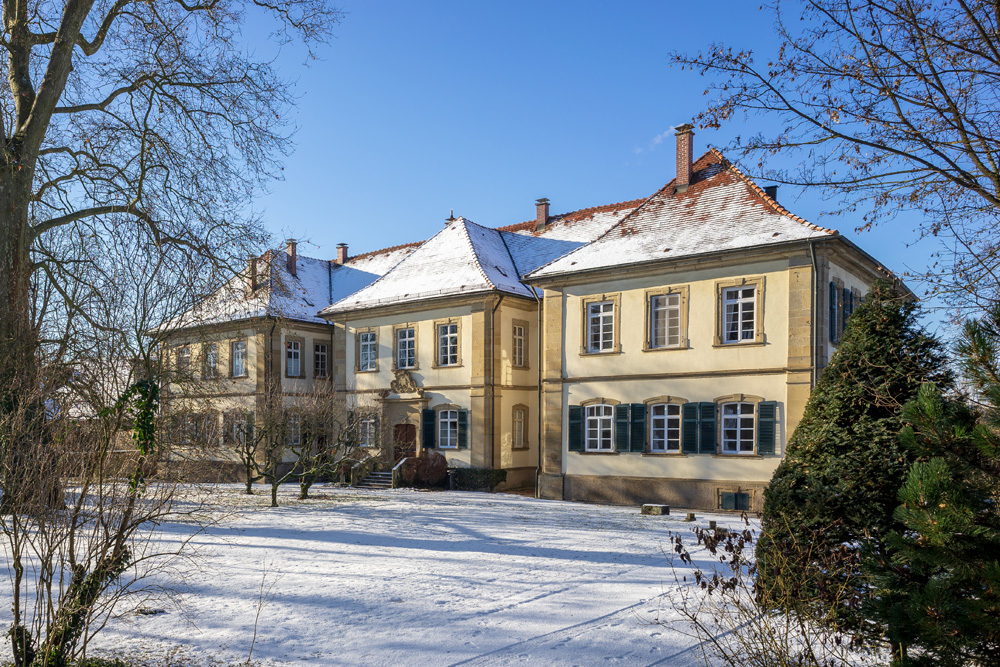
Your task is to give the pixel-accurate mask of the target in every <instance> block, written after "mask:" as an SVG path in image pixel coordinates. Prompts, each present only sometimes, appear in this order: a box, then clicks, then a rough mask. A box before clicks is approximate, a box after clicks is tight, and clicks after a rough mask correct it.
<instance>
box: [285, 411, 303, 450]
mask: <svg viewBox="0 0 1000 667" xmlns="http://www.w3.org/2000/svg"><path fill="white" fill-rule="evenodd" d="M301 444H302V415H289V417H288V445H289V446H290V447H298V446H299V445H301Z"/></svg>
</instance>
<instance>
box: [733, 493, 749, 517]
mask: <svg viewBox="0 0 1000 667" xmlns="http://www.w3.org/2000/svg"><path fill="white" fill-rule="evenodd" d="M733 509H735V510H739V511H741V512H749V511H750V494H749V493H740V492H738V491H737V492H736V493H734V494H733Z"/></svg>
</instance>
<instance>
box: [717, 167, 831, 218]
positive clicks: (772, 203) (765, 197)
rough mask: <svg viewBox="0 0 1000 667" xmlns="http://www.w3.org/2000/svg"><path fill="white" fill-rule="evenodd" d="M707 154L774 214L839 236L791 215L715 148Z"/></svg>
mask: <svg viewBox="0 0 1000 667" xmlns="http://www.w3.org/2000/svg"><path fill="white" fill-rule="evenodd" d="M709 152H710V153H714V154H715V155H717V156H718V157H719V159H721V160H722V161H723V164H724V166H725V167H726V169H729V170H731V171H732V172H733V173H734V174H736V176H737V177H739V179H740V180H741V181H743V182H744V183H746V184H747V185H748V186H750V189H751V190H753V192H754V194H756V195H757V196H758V197H760V198H761V199H762V200H763V201H764V203H765V204H767V206H768V207H769V208H770V209H771V210H773V211H774V212H775V213H778V214H779V215H783V216H785V217H788V218H791V219H792V220H794V221H795V222H797V223H799V224H800V225H805V226H806V227H808V228H809V229H812V230H814V231H817V232H826V233H827V234H831V235H839V234H840V232H838V231H837V230H836V229H829V228H827V227H822V226H820V225H817V224H814V223H812V222H809V221H808V220H806V219H805V218H802V217H800V216H797V215H795V214H794V213H792V212H791V211H789V210H788V209H787V208H785V207H784V206H782V205H781V204H779V203H778V202H777V200H775V199H772V198H771V197H769V196H768V194H767V192H765V191H764V188H762V187H760V186H759V185H757V183H756V181H754V180H753V179H752V178H750V177H749V176H747V175H746V174H744V173H743V172H742V171H741V170H740V168H739V167H737V166H736V163H734V162H733V161H732V160H730V159H729V158H727V157H726V156H725V155H723V154H722V153H721V152H720V151H719V150H718V149H717V148H710V149H709Z"/></svg>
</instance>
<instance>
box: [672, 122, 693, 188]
mask: <svg viewBox="0 0 1000 667" xmlns="http://www.w3.org/2000/svg"><path fill="white" fill-rule="evenodd" d="M674 129H675V130H676V131H677V132H676V133H675V135H674V136H676V137H677V180H675V181H674V192H687V189H688V186H689V185H690V184H691V159H692V157H691V153H692V149H693V148H694V125H691V124H689V123H685V124H684V125H678V126H677V127H675V128H674Z"/></svg>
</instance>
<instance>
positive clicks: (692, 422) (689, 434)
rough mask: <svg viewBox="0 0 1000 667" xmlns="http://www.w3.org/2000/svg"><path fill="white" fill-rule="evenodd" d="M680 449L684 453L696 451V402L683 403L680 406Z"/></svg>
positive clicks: (694, 452) (695, 452)
mask: <svg viewBox="0 0 1000 667" xmlns="http://www.w3.org/2000/svg"><path fill="white" fill-rule="evenodd" d="M681 451H682V452H684V453H685V454H697V453H698V404H697V403H685V404H684V405H682V406H681Z"/></svg>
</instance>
